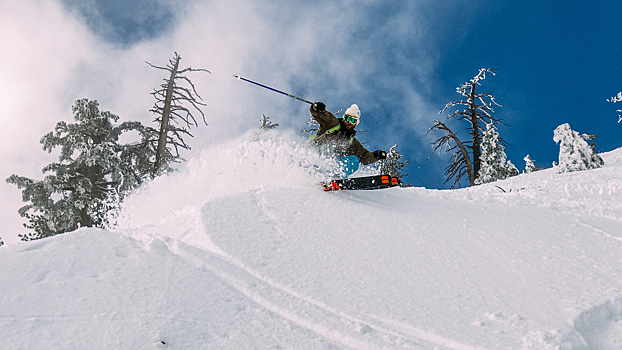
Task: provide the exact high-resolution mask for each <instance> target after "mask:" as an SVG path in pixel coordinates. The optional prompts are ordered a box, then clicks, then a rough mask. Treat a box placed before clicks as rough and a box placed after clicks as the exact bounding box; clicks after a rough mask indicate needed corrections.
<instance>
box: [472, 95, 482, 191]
mask: <svg viewBox="0 0 622 350" xmlns="http://www.w3.org/2000/svg"><path fill="white" fill-rule="evenodd" d="M470 98H471V105H470V106H469V111H470V113H471V126H472V128H473V129H472V132H471V134H472V135H473V180H475V178H476V177H477V176H478V174H479V168H480V164H481V163H480V158H481V150H480V143H479V123H478V118H477V107H475V84H473V85H471V97H470ZM471 186H473V184H471Z"/></svg>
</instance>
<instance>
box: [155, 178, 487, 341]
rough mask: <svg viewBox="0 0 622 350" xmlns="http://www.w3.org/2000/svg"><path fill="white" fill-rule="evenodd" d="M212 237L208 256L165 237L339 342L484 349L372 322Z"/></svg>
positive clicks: (191, 258)
mask: <svg viewBox="0 0 622 350" xmlns="http://www.w3.org/2000/svg"><path fill="white" fill-rule="evenodd" d="M260 192H261V190H254V191H251V193H252V194H253V198H254V202H255V204H256V205H257V208H258V210H260V211H261V213H262V214H263V215H265V218H266V219H267V222H268V223H269V224H270V225H271V226H272V227H273V229H274V230H275V232H277V233H278V234H279V235H283V231H282V229H281V228H280V227H279V225H278V224H277V222H276V221H275V218H274V215H271V214H270V212H269V211H268V210H267V208H266V206H265V203H266V202H265V199H264V198H262V197H260V196H259V193H260ZM186 232H188V231H186ZM204 234H205V233H204ZM207 236H208V237H206V241H208V242H210V243H209V244H208V245H206V246H204V249H206V250H207V251H209V252H210V253H213V255H210V256H209V257H207V258H206V257H205V256H203V254H202V253H200V252H199V253H197V252H191V250H192V249H191V248H190V246H187V245H186V244H185V243H183V242H182V241H179V240H174V239H165V238H163V240H164V241H165V243H166V244H167V245H168V246H169V249H170V250H171V251H172V252H173V253H175V254H176V255H178V256H180V257H181V258H182V259H184V260H186V261H188V262H190V263H191V264H192V265H193V266H195V267H198V268H201V269H205V270H206V271H209V272H211V273H214V274H215V275H216V276H218V277H219V278H221V279H222V280H223V281H224V282H225V283H227V284H229V285H230V286H232V287H233V288H235V289H236V290H238V291H239V292H240V293H242V294H243V295H245V296H246V297H248V298H249V299H251V300H252V301H254V302H255V303H257V304H259V305H260V306H262V307H264V308H265V309H267V310H269V311H271V312H274V313H275V314H277V315H279V316H281V317H283V318H285V319H288V320H290V321H292V322H294V323H296V324H298V325H299V326H302V327H304V328H306V329H309V330H310V331H313V332H315V333H317V334H319V335H320V336H322V337H325V338H327V339H330V340H332V341H334V342H336V343H339V344H342V345H344V346H347V347H350V348H354V349H386V348H387V347H388V348H394V347H397V346H399V347H406V348H407V347H409V345H408V342H410V345H412V346H416V345H421V344H420V343H421V342H427V343H429V344H432V345H434V346H432V347H426V348H430V349H433V348H436V346H442V347H444V348H447V349H453V350H484V348H481V347H473V346H470V345H466V344H462V343H460V342H457V341H454V340H451V339H447V338H444V337H442V336H439V335H436V334H433V333H429V332H425V331H423V330H421V329H417V328H415V327H412V326H410V325H407V324H403V323H400V322H397V321H393V320H388V319H383V318H379V317H375V316H373V315H370V316H369V318H371V319H373V320H375V321H376V322H373V321H371V320H363V319H361V318H359V317H354V316H351V315H348V314H347V313H345V312H343V311H341V310H339V309H337V308H334V307H331V306H329V305H327V304H325V303H323V302H321V301H318V300H314V299H313V298H311V297H309V296H307V295H304V294H302V293H300V292H298V291H295V290H293V289H292V288H289V287H288V286H285V285H283V284H281V283H279V282H277V281H275V280H273V279H271V278H269V277H267V276H265V275H262V274H261V273H259V272H257V271H255V270H254V269H252V268H250V267H248V266H246V265H245V264H244V263H243V262H241V261H240V260H239V259H236V258H235V257H232V256H231V255H230V254H228V253H226V252H225V251H224V250H223V249H222V248H220V247H218V246H217V245H216V244H214V243H213V242H212V241H211V239H209V235H207ZM234 276H235V277H234ZM311 316H313V317H311ZM374 331H375V332H378V333H380V334H381V335H380V336H376V337H374V339H371V340H370V339H369V337H367V338H366V337H365V335H366V334H368V333H371V332H374ZM379 338H380V339H382V341H381V340H379Z"/></svg>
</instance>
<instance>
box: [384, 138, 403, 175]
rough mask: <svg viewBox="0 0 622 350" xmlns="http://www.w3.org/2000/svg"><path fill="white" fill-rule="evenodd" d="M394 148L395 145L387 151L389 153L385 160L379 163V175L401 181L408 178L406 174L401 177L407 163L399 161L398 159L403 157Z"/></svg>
mask: <svg viewBox="0 0 622 350" xmlns="http://www.w3.org/2000/svg"><path fill="white" fill-rule="evenodd" d="M396 148H397V145H394V146H393V147H391V148H390V149H389V153H388V154H387V159H384V160H381V161H380V173H381V174H386V175H391V176H392V177H397V178H399V179H401V178H403V177H406V176H408V174H403V175H402V170H404V165H406V164H408V161H400V159H401V158H403V157H404V156H403V155H401V154H400V153H399V152H398V151H397V150H396Z"/></svg>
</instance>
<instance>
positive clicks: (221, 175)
mask: <svg viewBox="0 0 622 350" xmlns="http://www.w3.org/2000/svg"><path fill="white" fill-rule="evenodd" d="M601 156H602V157H603V159H604V161H605V165H604V167H602V168H599V169H595V170H590V171H583V172H575V173H564V174H557V172H556V170H555V169H547V170H543V171H538V172H534V173H529V174H522V175H520V176H517V177H513V178H510V179H508V180H504V181H498V182H494V183H490V184H485V185H481V186H477V187H474V188H467V189H462V190H454V191H447V190H443V191H439V190H428V189H424V188H391V189H384V190H376V191H356V192H354V191H351V192H345V191H344V192H330V193H329V192H323V191H321V190H320V189H319V188H318V186H317V183H318V181H320V180H321V179H322V175H321V174H322V173H326V172H329V170H330V169H329V168H330V167H331V166H333V165H334V164H331V163H330V162H328V161H326V160H325V159H322V157H320V156H318V155H317V153H316V152H315V151H314V149H313V148H312V147H309V146H308V145H307V144H306V142H305V141H303V140H301V137H300V136H299V135H293V134H290V133H288V132H281V131H275V130H270V131H254V132H250V133H248V134H246V135H244V136H243V137H241V138H238V139H235V140H230V141H228V142H226V143H223V144H217V145H214V146H212V147H211V148H209V149H206V150H204V151H203V152H202V153H201V154H199V155H198V156H197V157H195V158H194V159H192V160H190V161H189V162H188V164H187V166H186V167H185V168H184V169H183V170H181V171H180V172H178V173H176V174H174V175H171V176H167V177H161V178H158V179H156V180H155V181H153V182H151V183H150V184H148V185H146V186H144V187H143V188H142V189H141V190H140V191H139V192H138V193H136V194H135V195H133V196H132V197H130V198H129V199H128V200H127V201H126V203H125V207H124V213H123V217H122V218H121V222H120V226H119V228H118V229H116V230H115V231H114V232H110V231H104V230H99V229H80V230H78V231H75V232H72V233H67V234H63V235H59V236H56V237H52V238H48V239H43V240H39V241H33V242H24V243H19V244H15V245H8V246H5V247H2V248H0V266H2V268H3V269H2V273H1V274H0V306H1V308H0V329H1V330H2V332H1V333H0V334H1V337H2V339H1V341H0V348H3V349H350V348H352V349H456V350H467V349H605V350H609V349H622V196H621V194H622V149H618V150H614V151H612V152H608V153H604V154H601ZM360 171H361V173H359V174H365V171H368V172H370V173H372V172H373V169H372V170H365V169H363V170H360ZM411 176H417V175H416V174H411Z"/></svg>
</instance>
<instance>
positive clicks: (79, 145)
mask: <svg viewBox="0 0 622 350" xmlns="http://www.w3.org/2000/svg"><path fill="white" fill-rule="evenodd" d="M72 110H73V114H74V119H75V121H76V123H73V124H67V123H65V122H59V123H57V124H56V128H55V130H54V132H50V133H48V134H47V135H45V136H43V137H42V138H41V143H42V144H43V149H44V150H46V151H48V152H51V151H52V150H53V149H54V148H56V147H61V150H60V155H59V161H58V163H52V164H50V165H48V166H46V167H45V168H43V173H50V174H49V175H46V176H45V178H44V179H43V180H41V181H36V180H32V179H29V178H26V177H22V176H18V175H11V176H10V177H9V178H8V179H7V182H9V183H12V184H14V185H17V187H18V188H20V189H21V190H22V199H23V201H24V202H30V204H27V205H25V206H24V207H22V208H20V209H19V210H18V213H19V214H20V215H21V216H22V217H25V218H26V219H28V222H29V223H28V224H24V226H25V227H26V228H29V229H33V230H34V231H35V232H34V233H29V234H27V235H20V237H21V238H22V240H33V239H40V238H44V237H49V236H53V235H57V234H60V233H64V232H69V231H73V230H75V229H77V228H79V227H107V226H109V225H111V224H112V223H111V222H110V221H109V219H110V216H109V212H110V211H112V210H115V209H117V208H118V206H119V202H120V200H122V199H123V196H124V195H125V194H126V193H127V192H129V191H130V190H132V189H134V188H136V187H138V186H139V185H140V183H141V181H142V178H141V176H140V173H139V172H137V171H136V167H135V166H134V164H135V163H136V162H135V159H136V157H135V156H133V155H135V154H136V151H135V150H132V149H133V147H134V146H124V145H120V144H119V143H118V140H119V135H121V134H122V133H123V132H125V131H129V130H134V129H135V127H136V123H124V124H121V125H120V126H115V125H113V122H116V121H118V119H119V117H118V116H116V115H114V114H112V113H110V112H108V111H106V112H100V110H99V104H98V103H97V101H89V100H87V99H82V100H78V101H76V103H75V105H74V106H73V108H72Z"/></svg>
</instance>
